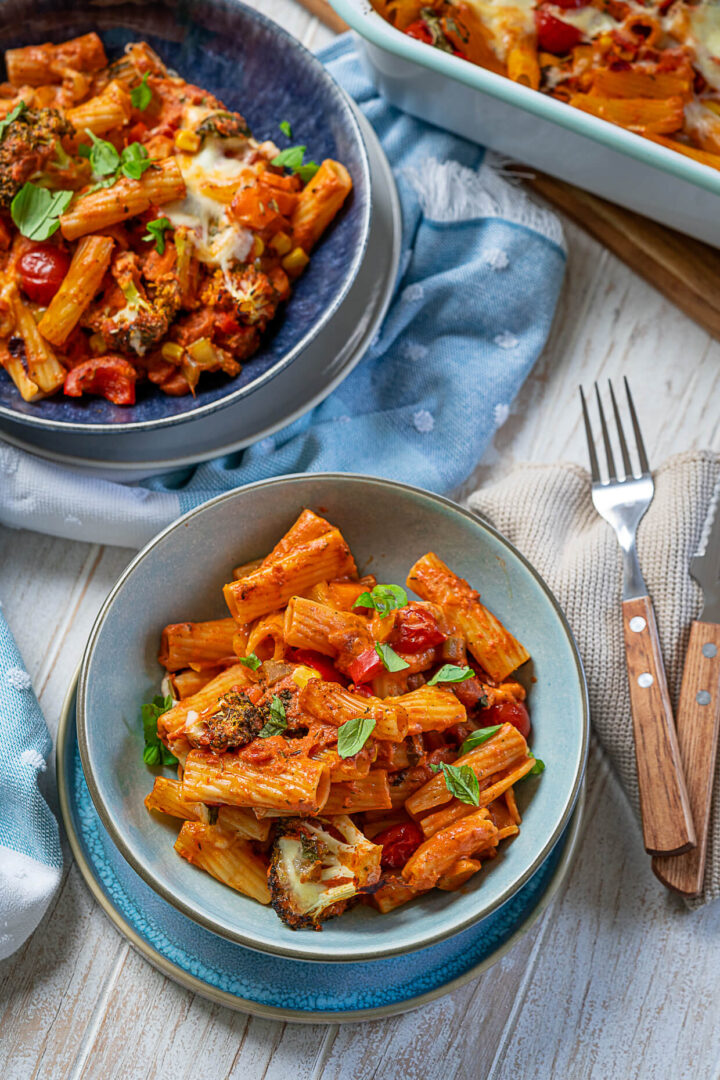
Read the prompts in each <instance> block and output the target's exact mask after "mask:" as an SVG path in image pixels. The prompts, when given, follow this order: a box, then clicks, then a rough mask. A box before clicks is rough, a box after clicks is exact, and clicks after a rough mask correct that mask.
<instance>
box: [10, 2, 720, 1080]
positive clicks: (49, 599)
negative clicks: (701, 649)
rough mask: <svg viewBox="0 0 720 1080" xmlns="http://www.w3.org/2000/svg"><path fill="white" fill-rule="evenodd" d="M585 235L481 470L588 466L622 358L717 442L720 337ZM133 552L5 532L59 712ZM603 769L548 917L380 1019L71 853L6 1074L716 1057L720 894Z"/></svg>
mask: <svg viewBox="0 0 720 1080" xmlns="http://www.w3.org/2000/svg"><path fill="white" fill-rule="evenodd" d="M254 2H255V3H256V5H257V6H258V7H262V8H263V10H264V11H266V12H267V13H269V14H270V15H271V16H272V17H274V18H277V19H278V20H279V21H280V22H282V23H283V25H284V26H286V27H287V28H289V29H291V30H292V31H293V32H295V33H296V34H297V35H298V36H299V37H301V38H302V39H303V40H304V42H305V44H307V45H309V46H310V47H311V48H313V47H317V46H319V45H320V44H321V43H323V42H324V41H326V40H330V36H331V35H330V34H329V32H328V31H326V30H325V29H324V28H322V27H321V26H320V25H319V24H318V23H317V21H316V20H313V19H312V18H311V17H310V16H309V15H308V14H307V13H306V12H303V11H301V10H299V9H298V8H297V6H296V5H295V4H294V3H293V2H292V0H273V2H269V0H254ZM567 232H568V239H569V245H570V259H569V266H568V278H567V284H566V288H565V291H564V295H563V298H562V301H561V304H560V309H559V311H558V316H557V318H556V321H555V326H554V329H553V332H552V334H551V338H550V341H549V343H548V346H547V348H546V350H545V353H544V355H543V357H542V358H541V359H540V361H539V362H538V364H537V366H536V368H535V370H534V372H533V374H532V376H531V377H530V379H529V380H528V382H527V383H526V385H525V387H524V388H523V390H522V392H521V394H520V395H519V397H518V400H517V401H516V402H515V403H514V404H513V406H512V409H511V413H510V416H509V419H508V420H507V422H506V423H505V425H504V426H503V427H502V428H501V429H500V430H499V431H498V432H497V434H496V437H495V440H494V444H493V446H492V447H491V448H490V449H489V450H488V452H487V453H486V455H485V457H484V459H483V461H482V462H481V463H480V465H479V466H478V468H477V470H476V472H475V477H474V482H475V483H476V482H478V481H486V480H492V479H496V478H499V477H501V476H502V474H503V472H504V471H505V470H506V469H507V468H508V467H509V466H510V465H511V464H512V463H513V462H515V461H519V460H538V461H552V460H557V459H568V460H572V461H579V462H581V463H584V461H585V456H584V455H585V448H584V443H583V436H582V432H581V430H580V427H579V416H578V411H577V384H578V383H579V382H585V383H587V382H589V381H592V380H593V379H594V378H605V377H607V376H612V377H613V378H617V377H619V376H621V375H622V374H623V373H625V374H627V375H628V376H629V378H630V380H631V383H632V386H633V388H634V389H635V390H636V391H637V392H636V400H638V402H639V410H640V418H641V421H642V424H643V430H644V432H645V434H646V442H647V446H648V451H649V454H650V456H651V460H652V461H654V462H655V463H657V462H659V461H661V460H662V459H663V458H664V457H666V456H667V455H668V454H670V453H672V452H675V451H678V450H684V449H688V448H690V447H693V446H711V447H714V448H716V449H720V414H719V413H718V410H717V408H716V406H715V403H716V402H717V401H718V393H720V386H719V385H718V383H719V380H720V345H719V344H718V343H717V342H715V341H714V340H712V339H711V337H710V336H709V335H708V333H707V332H706V331H704V330H703V329H702V328H701V327H699V326H698V325H697V324H696V323H694V322H692V321H690V320H689V319H688V318H687V317H686V316H685V315H683V314H682V313H681V312H680V311H679V310H678V309H677V308H676V307H674V306H673V305H672V304H670V303H669V302H668V301H667V300H665V299H664V298H663V297H662V296H660V295H659V294H658V293H657V292H655V290H654V289H652V288H651V287H650V286H649V285H647V284H646V282H644V281H643V280H641V279H640V278H639V277H637V276H636V275H635V274H634V273H633V272H632V271H631V270H629V269H628V268H627V267H626V266H624V265H623V264H622V263H620V262H619V261H618V260H617V259H616V258H615V257H614V256H613V255H611V254H610V253H609V252H607V251H606V250H604V249H603V248H601V247H600V245H599V244H598V243H597V242H596V241H595V240H593V239H592V238H591V237H589V236H588V235H587V234H586V233H584V232H582V231H580V230H579V229H577V228H576V227H575V226H573V225H572V224H570V225H568V229H567ZM470 484H471V482H468V485H466V488H467V489H469V487H470ZM131 554H132V553H131V552H128V551H122V550H118V549H105V550H102V549H99V548H97V547H92V546H89V545H82V544H73V543H70V542H67V541H62V540H53V539H49V538H47V537H42V536H37V535H35V534H31V533H17V532H11V531H9V530H0V598H1V599H2V601H3V605H4V612H5V614H6V616H7V618H8V619H9V621H10V625H11V626H12V628H13V630H14V632H15V634H16V637H17V639H18V643H19V645H20V648H21V650H22V652H23V655H24V658H25V662H26V665H27V667H28V670H29V671H30V672H31V674H32V675H33V679H34V685H35V687H36V689H37V690H38V692H39V694H40V698H41V703H42V705H43V708H44V710H45V714H46V717H47V719H48V723H49V725H50V727H51V729H52V730H54V729H55V727H56V725H57V719H58V714H59V710H60V707H61V704H62V700H63V697H64V694H65V691H66V689H67V685H68V682H69V679H70V678H71V675H72V673H73V671H74V669H75V666H76V664H77V662H78V660H79V658H80V655H81V652H82V648H83V646H84V643H85V641H86V639H87V635H88V632H89V629H90V627H91V625H92V621H93V618H94V616H95V614H96V612H97V610H98V608H99V607H100V605H101V603H102V601H103V599H104V598H105V596H106V595H107V592H108V590H109V589H110V588H111V586H112V584H113V582H114V580H115V579H116V577H117V575H118V574H119V572H120V571H121V569H122V568H123V566H124V565H125V564H126V562H127V561H128V559H129V558H130V556H131ZM590 783H591V789H590V796H589V797H590V812H589V813H588V814H587V818H586V828H585V832H584V837H583V842H582V844H581V852H580V856H579V858H578V860H577V862H576V864H575V866H574V868H573V870H572V873H571V875H570V877H569V879H568V882H567V884H566V886H565V887H564V888H563V890H562V892H561V895H560V896H559V897H558V899H557V900H556V902H555V903H554V905H553V906H552V907H551V909H550V910H549V912H547V913H546V915H545V916H544V917H543V918H542V919H541V920H540V923H539V924H538V926H537V927H535V928H534V929H533V930H532V931H531V932H530V934H528V935H527V936H526V937H525V938H524V939H523V940H522V942H521V943H519V944H518V946H517V947H516V948H515V949H513V950H511V952H510V953H509V954H508V955H507V956H506V957H505V958H504V959H503V960H502V961H501V962H500V963H499V964H497V965H496V966H495V967H494V968H492V969H491V970H490V971H489V972H487V973H485V974H484V975H483V976H481V977H480V978H479V979H477V980H476V981H475V982H473V983H471V984H469V985H468V986H466V987H464V988H462V989H461V990H459V991H457V992H456V993H454V994H452V995H449V996H448V997H446V998H443V999H441V1000H439V1001H437V1002H434V1003H433V1004H431V1005H429V1006H427V1007H426V1008H424V1009H421V1010H418V1011H416V1012H415V1013H411V1014H409V1015H407V1016H402V1017H395V1018H392V1019H390V1020H385V1021H377V1022H375V1023H373V1024H370V1025H357V1024H354V1025H349V1026H342V1027H339V1026H336V1025H329V1026H322V1025H309V1026H306V1025H299V1024H283V1023H278V1022H272V1021H264V1020H257V1019H253V1018H249V1017H246V1016H243V1015H241V1014H238V1013H233V1012H231V1011H230V1010H228V1009H225V1008H223V1007H220V1006H217V1005H213V1004H211V1003H209V1002H206V1001H204V1000H203V999H201V998H199V997H197V996H196V995H194V994H192V993H190V992H188V991H186V990H184V989H182V988H180V987H178V986H176V985H175V984H174V983H172V982H170V981H169V980H167V979H166V978H165V977H164V976H162V975H160V974H159V973H158V972H156V971H155V970H154V969H153V968H151V967H150V966H149V965H148V964H147V963H146V962H145V961H144V960H143V959H142V958H140V957H139V956H137V955H136V954H135V953H134V952H133V951H132V950H131V949H130V948H129V946H127V945H126V943H125V942H124V940H123V939H122V938H121V937H120V935H119V934H118V933H117V932H116V931H115V930H114V929H113V927H112V926H111V924H110V923H109V922H108V920H107V919H106V918H105V916H104V915H103V913H102V912H101V910H100V909H99V908H98V906H97V905H96V904H95V903H94V901H93V900H92V899H91V897H90V895H89V894H88V892H87V890H86V889H85V887H84V885H83V882H82V880H81V878H80V875H79V873H78V871H77V869H76V868H74V867H70V868H69V869H67V870H66V875H65V880H64V884H63V888H62V890H61V892H60V895H59V897H58V898H57V899H56V901H55V903H54V905H53V907H52V909H51V910H50V911H49V912H48V914H47V915H46V917H45V919H44V920H43V922H42V924H41V926H40V928H39V929H38V931H37V933H36V934H34V935H33V937H32V938H31V940H30V941H29V942H28V943H27V944H26V946H25V947H24V948H23V949H21V950H20V951H19V952H18V953H17V954H16V955H15V956H14V957H11V958H10V959H9V960H6V961H4V962H2V963H0V1076H2V1078H3V1080H30V1078H33V1080H34V1078H38V1080H56V1078H57V1080H66V1078H68V1080H69V1078H72V1080H77V1078H79V1077H83V1078H85V1080H135V1078H137V1080H145V1078H150V1077H161V1076H162V1077H163V1078H166V1077H168V1076H172V1077H173V1080H174V1078H175V1077H177V1078H183V1080H184V1078H188V1080H221V1078H225V1077H232V1078H233V1080H287V1078H290V1080H370V1078H378V1080H386V1078H393V1080H394V1078H398V1080H454V1078H458V1080H515V1078H516V1077H522V1078H523V1080H534V1078H537V1080H548V1078H552V1080H555V1078H557V1080H569V1078H572V1080H586V1078H587V1080H633V1078H635V1077H638V1078H643V1080H645V1078H648V1080H698V1078H701V1077H702V1078H703V1080H705V1078H711V1077H717V1076H720V1028H719V1027H718V1025H717V1003H718V1000H720V907H719V906H718V905H716V906H714V907H710V908H705V909H703V910H702V911H700V912H697V913H692V914H691V913H689V912H687V911H686V909H685V908H684V906H683V904H682V902H681V901H680V900H679V899H678V898H677V897H673V896H670V895H668V894H667V893H666V892H665V890H663V889H662V888H661V887H660V886H659V884H658V882H657V881H656V879H655V878H654V876H653V875H652V873H651V871H650V867H649V864H648V860H647V858H646V857H645V856H644V854H643V851H642V842H641V837H640V833H639V830H638V829H637V827H636V825H635V823H634V822H633V821H632V819H631V817H630V813H629V811H628V809H627V806H626V804H625V801H624V798H623V796H622V793H621V792H620V791H619V789H618V787H617V784H616V783H615V781H614V779H613V778H612V777H611V776H610V775H609V773H608V771H607V769H606V766H605V765H604V762H603V761H602V760H601V759H600V757H599V756H598V755H597V753H594V754H593V758H592V760H591V766H590ZM51 797H52V792H51Z"/></svg>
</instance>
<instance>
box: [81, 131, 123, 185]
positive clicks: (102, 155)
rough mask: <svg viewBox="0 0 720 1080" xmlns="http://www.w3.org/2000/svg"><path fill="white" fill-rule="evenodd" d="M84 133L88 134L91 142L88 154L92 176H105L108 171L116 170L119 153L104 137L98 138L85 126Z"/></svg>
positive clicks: (118, 162)
mask: <svg viewBox="0 0 720 1080" xmlns="http://www.w3.org/2000/svg"><path fill="white" fill-rule="evenodd" d="M85 134H86V135H89V136H90V142H91V143H92V147H91V148H90V153H89V155H88V156H89V158H90V167H91V168H92V171H93V176H107V175H108V173H114V172H116V171H117V168H118V165H119V164H120V155H119V154H118V152H117V150H116V149H115V147H114V146H113V144H112V143H111V142H107V141H106V140H105V139H98V137H97V135H94V134H93V133H92V131H91V130H90V128H85Z"/></svg>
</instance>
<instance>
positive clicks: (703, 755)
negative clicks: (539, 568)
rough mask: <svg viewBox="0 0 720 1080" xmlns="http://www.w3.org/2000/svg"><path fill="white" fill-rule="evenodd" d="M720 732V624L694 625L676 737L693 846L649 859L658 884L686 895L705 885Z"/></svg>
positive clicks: (698, 890)
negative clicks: (691, 848)
mask: <svg viewBox="0 0 720 1080" xmlns="http://www.w3.org/2000/svg"><path fill="white" fill-rule="evenodd" d="M719 729H720V626H718V624H717V623H703V622H694V623H693V624H692V627H691V629H690V644H689V645H688V651H687V654H686V656H685V669H684V671H683V681H682V688H681V690H680V704H679V706H678V711H677V737H678V744H679V746H680V758H681V760H682V763H683V769H684V771H685V780H686V782H687V789H688V795H689V796H690V809H691V810H692V815H693V821H694V823H695V833H696V835H697V847H695V848H694V849H693V850H692V851H688V852H686V853H685V854H684V855H675V856H673V857H672V858H670V859H667V858H654V859H653V861H652V868H653V870H654V871H655V873H656V874H657V876H658V877H659V878H660V880H661V881H662V882H664V884H665V885H667V886H669V888H671V889H675V890H676V891H677V892H680V893H682V894H683V895H684V896H697V895H698V893H700V892H701V891H702V887H703V878H704V876H705V855H706V853H707V838H708V826H709V824H710V806H711V802H712V790H713V780H714V778H715V757H716V754H717V744H718V730H719Z"/></svg>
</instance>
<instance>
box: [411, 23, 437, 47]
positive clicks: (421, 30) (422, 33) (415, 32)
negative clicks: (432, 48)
mask: <svg viewBox="0 0 720 1080" xmlns="http://www.w3.org/2000/svg"><path fill="white" fill-rule="evenodd" d="M405 33H406V34H407V35H408V37H411V38H415V39H416V40H417V41H423V42H424V43H425V44H426V45H432V41H433V36H432V34H431V33H430V31H429V30H428V27H427V23H425V22H424V21H423V20H422V19H416V20H415V22H411V23H410V25H409V26H406V27H405Z"/></svg>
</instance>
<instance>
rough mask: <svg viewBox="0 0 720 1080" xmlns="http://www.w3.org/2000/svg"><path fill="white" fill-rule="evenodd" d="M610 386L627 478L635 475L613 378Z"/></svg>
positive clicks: (610, 380)
mask: <svg viewBox="0 0 720 1080" xmlns="http://www.w3.org/2000/svg"><path fill="white" fill-rule="evenodd" d="M608 386H609V387H610V398H611V400H612V407H613V412H614V413H615V425H616V427H617V433H618V440H619V442H620V453H621V454H622V459H623V466H624V468H625V477H626V478H627V477H629V476H632V475H633V467H632V465H631V464H630V454H629V453H628V448H627V443H626V442H625V432H624V431H623V426H622V420H621V419H620V410H619V409H618V405H617V401H616V400H615V391H614V390H613V384H612V379H608Z"/></svg>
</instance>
